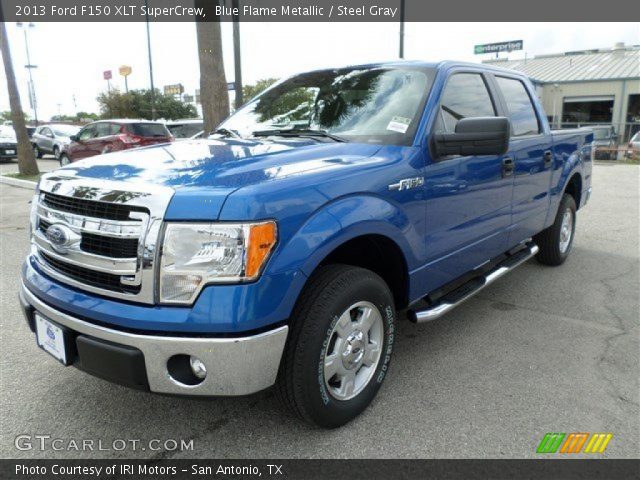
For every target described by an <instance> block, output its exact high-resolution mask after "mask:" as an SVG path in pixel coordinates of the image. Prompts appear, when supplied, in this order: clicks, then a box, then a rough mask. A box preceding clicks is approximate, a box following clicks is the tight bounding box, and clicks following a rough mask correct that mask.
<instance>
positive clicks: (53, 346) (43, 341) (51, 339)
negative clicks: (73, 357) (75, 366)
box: [35, 313, 67, 365]
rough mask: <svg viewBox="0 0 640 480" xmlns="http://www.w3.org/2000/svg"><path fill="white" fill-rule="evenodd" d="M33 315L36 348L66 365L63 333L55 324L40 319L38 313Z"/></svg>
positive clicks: (42, 318)
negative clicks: (34, 319)
mask: <svg viewBox="0 0 640 480" xmlns="http://www.w3.org/2000/svg"><path fill="white" fill-rule="evenodd" d="M35 315H36V341H37V342H38V346H39V347H40V348H42V349H43V350H44V351H46V352H48V353H50V354H51V355H52V356H53V357H55V358H56V359H57V360H58V361H59V362H62V363H63V364H64V365H66V364H67V351H66V350H65V342H64V340H65V338H64V331H63V330H62V328H60V327H59V326H57V325H56V324H55V323H53V322H51V321H49V320H47V319H46V318H44V317H41V316H40V315H39V314H38V313H36V314H35Z"/></svg>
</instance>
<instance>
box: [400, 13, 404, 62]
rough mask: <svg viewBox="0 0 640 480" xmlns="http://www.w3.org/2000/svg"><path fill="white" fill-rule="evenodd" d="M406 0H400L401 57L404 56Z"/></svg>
mask: <svg viewBox="0 0 640 480" xmlns="http://www.w3.org/2000/svg"><path fill="white" fill-rule="evenodd" d="M404 1H405V0H400V58H404Z"/></svg>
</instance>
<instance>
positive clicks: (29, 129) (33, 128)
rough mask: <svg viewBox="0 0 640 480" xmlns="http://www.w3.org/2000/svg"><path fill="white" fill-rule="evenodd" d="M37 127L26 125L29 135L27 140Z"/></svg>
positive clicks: (31, 136)
mask: <svg viewBox="0 0 640 480" xmlns="http://www.w3.org/2000/svg"><path fill="white" fill-rule="evenodd" d="M37 128H38V127H32V126H31V125H27V135H29V140H31V139H32V138H33V134H34V133H36V129H37Z"/></svg>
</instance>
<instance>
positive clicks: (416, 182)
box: [389, 177, 424, 192]
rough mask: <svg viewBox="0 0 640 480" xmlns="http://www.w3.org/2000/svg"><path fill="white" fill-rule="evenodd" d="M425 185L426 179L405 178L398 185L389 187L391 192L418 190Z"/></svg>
mask: <svg viewBox="0 0 640 480" xmlns="http://www.w3.org/2000/svg"><path fill="white" fill-rule="evenodd" d="M423 185H424V177H413V178H403V179H402V180H400V181H399V182H398V183H392V184H391V185H389V190H398V191H399V192H401V191H402V190H409V189H411V188H417V187H421V186H423Z"/></svg>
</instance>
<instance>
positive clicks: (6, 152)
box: [0, 125, 18, 160]
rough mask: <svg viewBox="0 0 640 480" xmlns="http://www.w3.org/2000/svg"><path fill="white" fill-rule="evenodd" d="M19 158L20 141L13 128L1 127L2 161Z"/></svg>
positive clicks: (0, 153)
mask: <svg viewBox="0 0 640 480" xmlns="http://www.w3.org/2000/svg"><path fill="white" fill-rule="evenodd" d="M17 157H18V141H17V140H16V134H15V132H14V131H13V127H8V126H6V125H0V160H11V159H12V158H17Z"/></svg>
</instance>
